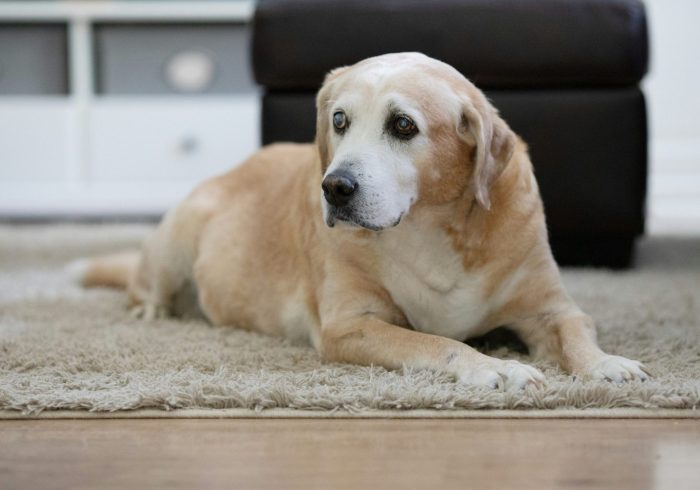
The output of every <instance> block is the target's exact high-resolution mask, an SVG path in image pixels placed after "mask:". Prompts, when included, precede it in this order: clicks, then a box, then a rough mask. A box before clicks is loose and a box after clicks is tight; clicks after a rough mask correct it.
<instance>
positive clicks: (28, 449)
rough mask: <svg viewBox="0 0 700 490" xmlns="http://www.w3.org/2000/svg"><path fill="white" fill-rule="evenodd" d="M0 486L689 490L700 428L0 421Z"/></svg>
mask: <svg viewBox="0 0 700 490" xmlns="http://www.w3.org/2000/svg"><path fill="white" fill-rule="evenodd" d="M0 488H2V489H3V490H6V489H24V488H26V489H32V490H33V489H48V488H72V489H88V488H89V489H94V488H124V489H134V488H192V489H206V488H245V489H248V488H284V489H286V488H303V489H307V488H323V489H343V488H387V489H393V488H423V489H445V488H476V489H489V488H518V489H538V490H541V489H546V488H596V489H597V488H612V489H617V490H620V489H628V488H629V489H635V490H643V489H652V488H654V489H657V488H658V489H663V488H669V489H673V490H682V489H686V488H687V489H700V420H555V419H550V420H318V419H316V420H314V419H311V420H310V419H302V420H299V419H294V420H291V419H287V420H284V419H282V420H280V419H252V420H250V419H246V420H242V419H223V420H182V419H160V420H38V421H22V420H8V421H0Z"/></svg>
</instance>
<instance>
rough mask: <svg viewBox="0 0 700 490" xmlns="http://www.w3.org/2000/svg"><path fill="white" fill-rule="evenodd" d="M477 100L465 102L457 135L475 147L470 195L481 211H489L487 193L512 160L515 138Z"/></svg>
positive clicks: (486, 105)
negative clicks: (472, 194) (471, 193)
mask: <svg viewBox="0 0 700 490" xmlns="http://www.w3.org/2000/svg"><path fill="white" fill-rule="evenodd" d="M481 99H483V100H475V101H471V100H470V101H468V102H465V104H464V108H463V112H462V122H461V125H460V126H461V127H460V133H461V134H462V135H463V136H464V138H465V139H466V140H467V141H468V142H469V143H471V144H473V145H475V148H474V153H473V157H472V158H473V160H474V161H473V164H474V171H473V177H472V183H473V186H474V195H475V197H476V200H477V202H478V203H479V204H480V205H481V206H482V207H483V208H484V209H490V208H491V199H490V195H489V194H490V192H489V191H490V189H491V186H492V185H493V183H494V182H495V181H496V179H498V177H499V176H500V175H501V173H502V172H503V170H504V169H505V168H506V166H507V165H508V162H509V160H510V159H511V157H512V156H513V150H514V148H515V134H514V133H513V131H511V129H510V128H509V127H508V125H507V124H506V122H505V121H504V120H503V119H501V118H500V116H499V115H498V111H496V109H495V108H494V107H493V106H492V105H491V104H489V103H488V101H487V100H486V98H485V97H481Z"/></svg>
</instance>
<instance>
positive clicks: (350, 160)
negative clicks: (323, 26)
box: [316, 53, 515, 230]
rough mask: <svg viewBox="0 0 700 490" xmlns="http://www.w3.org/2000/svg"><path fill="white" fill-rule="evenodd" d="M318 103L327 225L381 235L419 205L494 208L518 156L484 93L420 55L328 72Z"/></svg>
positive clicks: (512, 138)
mask: <svg viewBox="0 0 700 490" xmlns="http://www.w3.org/2000/svg"><path fill="white" fill-rule="evenodd" d="M316 105H317V114H318V116H317V128H316V144H317V147H318V152H319V156H320V160H321V171H322V172H323V181H322V189H321V191H322V192H323V197H324V198H323V199H322V202H323V212H324V217H325V220H326V223H327V224H328V226H334V225H335V223H336V222H338V221H342V222H346V223H349V224H352V225H355V226H361V227H363V228H367V229H370V230H382V229H385V228H389V227H392V226H395V225H397V224H398V223H399V222H400V221H401V218H402V217H403V216H404V215H406V214H407V213H409V212H410V211H411V208H412V207H413V206H416V205H420V204H427V205H440V204H447V203H449V202H452V201H454V200H456V199H459V198H468V199H476V201H477V202H478V203H479V204H480V205H481V206H483V207H484V208H487V209H488V208H489V207H490V198H489V189H490V187H491V185H492V184H493V182H494V181H495V180H496V178H497V177H498V176H499V175H500V174H501V172H502V171H503V169H504V168H505V166H506V164H507V163H508V161H509V160H510V158H511V156H512V153H513V147H514V143H515V135H514V134H513V132H512V131H511V130H510V129H509V128H508V126H507V125H506V123H505V122H504V121H503V120H502V119H501V118H500V117H499V116H498V113H497V112H496V110H495V109H494V108H493V106H491V104H489V102H488V101H487V100H486V98H485V97H484V95H483V94H482V93H481V91H479V90H478V89H477V88H476V87H475V86H474V85H473V84H472V83H470V82H469V81H468V80H467V79H466V78H464V77H463V76H462V75H461V74H459V73H458V72H457V71H456V70H455V69H453V68H452V67H450V66H449V65H446V64H445V63H442V62H440V61H437V60H434V59H432V58H429V57H427V56H425V55H422V54H419V53H397V54H388V55H384V56H378V57H375V58H369V59H366V60H364V61H361V62H360V63H357V64H356V65H353V66H350V67H344V68H338V69H336V70H334V71H332V72H330V73H329V74H328V75H327V76H326V80H325V82H324V84H323V87H322V88H321V90H320V91H319V93H318V97H317V101H316Z"/></svg>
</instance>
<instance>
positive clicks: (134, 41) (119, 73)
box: [95, 24, 255, 94]
mask: <svg viewBox="0 0 700 490" xmlns="http://www.w3.org/2000/svg"><path fill="white" fill-rule="evenodd" d="M248 29H249V27H248V26H247V25H244V24H182V25H180V24H176V25H172V24H168V25H158V24H143V25H139V24H100V25H97V26H96V27H95V42H96V60H97V75H96V76H97V80H96V86H97V91H98V93H101V94H174V93H183V92H184V93H192V94H198V93H199V94H222V93H227V94H231V93H249V92H252V91H254V90H255V86H254V83H253V80H252V76H251V73H250V68H249V62H248V37H249V36H248Z"/></svg>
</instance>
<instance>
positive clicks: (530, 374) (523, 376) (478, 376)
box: [458, 359, 545, 390]
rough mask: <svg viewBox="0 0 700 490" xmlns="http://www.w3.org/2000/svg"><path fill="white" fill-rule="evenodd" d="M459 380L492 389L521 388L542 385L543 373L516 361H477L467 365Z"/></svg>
mask: <svg viewBox="0 0 700 490" xmlns="http://www.w3.org/2000/svg"><path fill="white" fill-rule="evenodd" d="M458 379H459V381H460V382H462V383H465V384H469V385H476V386H486V387H488V388H493V389H506V390H522V389H524V388H526V387H527V386H534V387H541V386H544V382H545V378H544V374H542V373H541V372H540V370H539V369H537V368H534V367H532V366H528V365H527V364H523V363H521V362H518V361H501V360H498V359H494V360H493V362H488V363H479V364H476V363H475V364H474V365H471V366H468V367H467V368H466V369H464V370H463V372H462V373H460V374H459V376H458Z"/></svg>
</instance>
